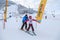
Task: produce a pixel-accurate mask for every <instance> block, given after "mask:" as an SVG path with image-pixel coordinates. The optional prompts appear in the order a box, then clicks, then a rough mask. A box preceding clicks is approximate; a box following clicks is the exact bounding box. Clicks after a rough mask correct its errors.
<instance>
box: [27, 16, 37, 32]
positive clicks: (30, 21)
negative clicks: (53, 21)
mask: <svg viewBox="0 0 60 40" xmlns="http://www.w3.org/2000/svg"><path fill="white" fill-rule="evenodd" d="M27 21H29V27H28V28H27V31H29V29H30V27H31V28H32V31H33V32H34V28H33V24H32V21H36V22H37V20H35V19H32V16H29V19H28V20H27Z"/></svg>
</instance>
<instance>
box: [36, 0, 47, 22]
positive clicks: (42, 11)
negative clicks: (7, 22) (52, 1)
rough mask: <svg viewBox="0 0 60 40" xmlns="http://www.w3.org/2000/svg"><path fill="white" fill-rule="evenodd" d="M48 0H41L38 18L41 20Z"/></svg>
mask: <svg viewBox="0 0 60 40" xmlns="http://www.w3.org/2000/svg"><path fill="white" fill-rule="evenodd" d="M46 2H47V0H41V3H40V5H39V8H38V13H37V16H36V19H37V20H38V21H39V22H41V20H42V16H43V13H44V8H45V5H46Z"/></svg>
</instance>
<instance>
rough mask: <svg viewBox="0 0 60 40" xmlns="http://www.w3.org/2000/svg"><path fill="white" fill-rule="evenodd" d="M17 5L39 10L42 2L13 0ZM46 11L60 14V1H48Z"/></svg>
mask: <svg viewBox="0 0 60 40" xmlns="http://www.w3.org/2000/svg"><path fill="white" fill-rule="evenodd" d="M12 1H14V2H16V3H17V4H22V5H23V6H25V7H28V8H29V7H30V8H33V9H34V10H38V6H39V3H40V1H41V0H12ZM45 11H48V12H51V11H55V13H56V12H58V13H56V14H59V11H60V0H47V4H46V8H45Z"/></svg>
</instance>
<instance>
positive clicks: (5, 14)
mask: <svg viewBox="0 0 60 40" xmlns="http://www.w3.org/2000/svg"><path fill="white" fill-rule="evenodd" d="M7 6H8V0H6V7H5V11H4V21H5V22H6V21H7V20H6V18H7Z"/></svg>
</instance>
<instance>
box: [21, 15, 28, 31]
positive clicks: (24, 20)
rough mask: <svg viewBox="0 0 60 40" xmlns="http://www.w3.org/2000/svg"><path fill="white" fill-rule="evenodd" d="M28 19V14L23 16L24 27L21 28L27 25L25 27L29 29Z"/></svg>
mask: <svg viewBox="0 0 60 40" xmlns="http://www.w3.org/2000/svg"><path fill="white" fill-rule="evenodd" d="M27 20H28V16H27V14H26V15H25V16H24V17H23V18H22V23H23V24H22V27H21V30H23V27H24V26H25V29H26V30H27V22H26V21H27Z"/></svg>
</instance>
